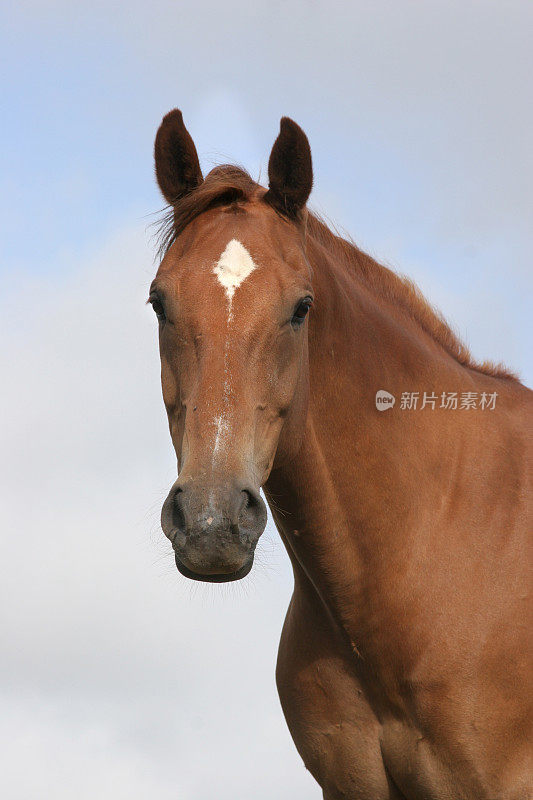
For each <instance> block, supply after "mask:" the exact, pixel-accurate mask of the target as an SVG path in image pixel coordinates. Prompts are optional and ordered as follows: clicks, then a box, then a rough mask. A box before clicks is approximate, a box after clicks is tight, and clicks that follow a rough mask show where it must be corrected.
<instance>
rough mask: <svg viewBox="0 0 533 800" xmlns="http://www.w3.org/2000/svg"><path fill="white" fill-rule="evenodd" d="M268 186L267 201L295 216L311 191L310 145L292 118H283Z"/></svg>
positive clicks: (275, 144)
mask: <svg viewBox="0 0 533 800" xmlns="http://www.w3.org/2000/svg"><path fill="white" fill-rule="evenodd" d="M268 187H269V188H268V192H267V193H266V195H265V197H264V200H265V202H267V203H269V204H270V205H271V206H273V207H274V208H275V209H276V210H277V211H279V212H281V213H282V214H285V215H286V216H289V217H292V218H294V217H297V216H298V213H299V212H300V211H301V210H302V209H303V207H304V206H305V204H306V203H307V199H308V197H309V195H310V194H311V189H312V187H313V164H312V161H311V148H310V147H309V141H308V139H307V136H306V135H305V133H304V132H303V130H302V129H301V128H300V126H299V125H297V124H296V123H295V122H293V121H292V119H289V117H282V118H281V122H280V126H279V135H278V138H277V139H276V141H275V142H274V147H273V148H272V152H271V154H270V159H269V161H268Z"/></svg>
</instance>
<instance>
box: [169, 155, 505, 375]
mask: <svg viewBox="0 0 533 800" xmlns="http://www.w3.org/2000/svg"><path fill="white" fill-rule="evenodd" d="M263 191H264V189H263V187H261V186H260V184H259V183H257V182H256V181H255V180H254V179H253V178H252V177H251V176H250V175H249V173H248V172H247V171H246V170H245V169H243V168H241V167H238V166H233V165H227V164H226V165H222V166H219V167H215V168H214V169H212V170H211V172H210V173H209V174H208V175H207V176H206V178H205V180H204V181H203V182H202V183H201V184H200V185H199V186H198V187H197V188H196V189H194V190H193V191H192V192H189V193H188V194H186V195H185V196H184V197H182V198H180V199H179V200H177V201H176V202H175V203H174V205H173V206H171V207H170V208H169V209H167V210H166V211H165V213H164V215H163V217H162V218H161V220H160V221H159V222H158V223H157V239H158V253H159V256H160V257H161V258H162V257H163V256H164V255H165V253H166V252H167V251H168V249H169V248H170V247H171V245H172V244H173V242H174V241H175V240H176V238H177V237H178V236H179V235H180V233H182V232H183V230H184V229H185V228H186V227H187V225H189V223H191V222H192V221H193V220H194V219H196V218H197V217H199V216H200V214H203V213H204V211H207V210H208V209H210V208H213V207H215V206H219V205H220V206H222V205H231V204H232V203H245V202H246V201H248V200H251V199H252V198H253V197H254V196H255V195H257V194H258V193H259V192H263ZM307 235H308V236H311V237H312V238H313V239H315V241H316V242H317V243H318V244H320V245H321V246H322V247H324V248H325V249H326V250H328V251H329V252H330V253H332V254H334V256H335V259H336V262H337V263H339V264H344V265H346V267H347V268H348V269H352V270H354V271H355V272H356V274H357V276H358V277H359V278H360V279H361V280H362V281H363V283H364V284H365V285H366V286H367V287H368V288H369V289H370V290H371V291H372V292H373V293H374V294H375V295H377V296H379V297H382V298H383V299H384V300H386V301H388V302H389V303H392V304H394V305H396V306H399V307H401V308H402V310H403V311H404V312H406V313H407V314H408V315H409V316H410V317H411V318H412V319H414V320H415V321H416V322H417V323H418V324H419V325H420V327H421V328H422V330H424V331H425V332H426V333H427V334H429V335H430V336H431V337H432V338H433V339H434V340H435V341H436V342H437V343H438V344H440V345H441V347H442V348H443V349H444V350H445V351H446V352H447V353H449V354H450V355H451V356H453V358H455V359H456V361H458V362H459V363H460V364H462V365H463V366H465V367H469V368H470V369H473V370H476V371H477V372H481V373H483V374H485V375H490V376H492V377H494V378H503V379H507V380H518V378H517V376H516V375H515V374H514V373H512V372H511V371H510V370H509V369H507V367H505V365H503V364H493V363H492V362H490V361H484V362H482V363H480V362H477V361H475V360H474V359H473V358H472V356H471V354H470V351H469V349H468V348H467V346H466V345H465V344H464V343H463V342H462V341H461V340H460V339H459V337H458V336H457V335H456V334H455V333H454V331H453V330H452V329H451V327H450V326H449V324H448V323H447V322H446V320H445V319H444V317H443V316H442V314H441V313H440V312H439V311H438V310H437V309H435V308H434V307H433V306H431V305H430V303H428V301H427V300H426V299H425V297H424V296H423V295H422V293H421V291H420V289H419V288H418V287H417V286H416V284H415V283H413V281H412V280H410V279H409V278H407V277H405V276H400V275H398V274H396V273H395V272H393V271H392V270H390V269H388V268H387V267H385V266H383V265H382V264H380V263H379V262H378V261H375V260H374V259H373V258H371V256H369V255H367V254H366V253H364V252H363V251H362V250H360V249H359V248H358V247H357V245H355V244H354V242H352V241H350V240H349V239H348V238H343V237H342V236H340V235H338V234H337V233H336V232H333V231H332V230H331V229H330V227H329V226H328V225H327V224H326V223H325V222H324V221H323V220H322V219H320V217H319V216H318V215H317V214H314V213H311V212H310V213H309V215H308V221H307Z"/></svg>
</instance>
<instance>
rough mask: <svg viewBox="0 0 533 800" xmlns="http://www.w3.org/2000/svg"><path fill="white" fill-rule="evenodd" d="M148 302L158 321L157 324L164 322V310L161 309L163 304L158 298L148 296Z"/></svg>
mask: <svg viewBox="0 0 533 800" xmlns="http://www.w3.org/2000/svg"><path fill="white" fill-rule="evenodd" d="M148 302H149V303H150V305H151V306H152V308H153V309H154V311H155V315H156V317H157V319H158V320H159V322H164V321H165V319H166V317H165V309H164V308H163V303H162V302H161V300H160V299H159V297H157V295H150V297H149V298H148Z"/></svg>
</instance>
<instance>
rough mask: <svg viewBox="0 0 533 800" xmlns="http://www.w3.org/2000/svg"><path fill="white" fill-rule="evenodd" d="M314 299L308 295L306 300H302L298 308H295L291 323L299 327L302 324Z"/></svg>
mask: <svg viewBox="0 0 533 800" xmlns="http://www.w3.org/2000/svg"><path fill="white" fill-rule="evenodd" d="M312 302H313V301H312V300H311V298H310V297H306V298H305V299H304V300H300V302H299V303H298V305H297V306H296V308H295V309H294V313H293V315H292V319H291V325H292V326H293V327H295V328H297V327H298V326H299V325H301V324H302V322H303V321H304V319H305V318H306V316H307V312H308V311H309V309H310V308H311V304H312Z"/></svg>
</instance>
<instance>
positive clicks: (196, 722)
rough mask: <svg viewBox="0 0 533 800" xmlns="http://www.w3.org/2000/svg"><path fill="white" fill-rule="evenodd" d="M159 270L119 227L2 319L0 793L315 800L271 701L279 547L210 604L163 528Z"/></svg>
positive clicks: (286, 577)
mask: <svg viewBox="0 0 533 800" xmlns="http://www.w3.org/2000/svg"><path fill="white" fill-rule="evenodd" d="M152 272H153V268H152V266H151V253H150V252H149V250H148V248H147V246H146V244H145V242H144V236H143V235H142V232H136V231H135V230H126V231H123V232H121V233H119V234H117V236H115V237H114V238H113V240H112V241H110V242H108V243H107V244H106V245H105V247H104V248H103V249H102V250H101V252H99V253H98V254H97V255H96V256H95V257H93V258H90V259H89V260H88V262H87V263H85V264H82V265H81V266H80V267H79V269H78V270H77V271H76V273H75V274H73V275H70V276H68V277H65V276H62V277H61V278H59V277H58V278H57V279H55V280H54V281H53V282H50V281H46V282H45V281H44V280H43V281H41V280H35V279H34V278H30V277H26V278H24V277H21V278H20V279H19V280H16V279H15V280H14V281H13V283H12V284H11V289H10V294H9V298H7V299H6V300H5V302H4V305H5V308H4V315H3V319H4V326H5V327H4V331H3V337H2V341H3V342H4V348H3V351H2V361H3V364H2V369H3V374H4V375H9V381H6V383H5V389H4V392H3V397H2V415H3V419H4V420H7V424H6V425H5V427H4V430H3V441H2V451H3V454H4V456H5V459H4V470H3V474H2V485H3V491H4V496H5V497H6V498H7V504H5V508H4V512H3V528H4V530H5V531H6V532H8V536H6V537H5V541H4V545H3V559H4V564H5V565H8V568H7V569H6V571H5V574H4V578H3V581H2V588H1V594H2V604H1V605H2V609H3V613H2V616H3V619H2V632H3V635H2V644H1V658H0V676H1V683H2V686H3V689H2V694H3V701H5V703H4V702H3V703H2V705H3V707H5V708H6V709H7V714H6V715H5V716H4V719H3V722H2V724H3V729H2V731H1V733H2V738H3V739H4V741H5V742H6V743H7V746H8V750H7V752H4V757H6V758H7V760H6V768H4V769H3V777H2V781H3V782H4V785H5V786H6V789H8V791H7V795H8V796H9V797H10V800H26V798H28V797H30V796H33V795H34V794H35V793H36V792H37V791H38V793H39V795H40V796H41V797H50V798H54V800H61V798H63V797H64V798H71V797H73V796H75V797H80V798H94V797H99V798H102V800H107V798H109V800H118V798H122V797H124V798H139V800H141V798H146V797H155V796H157V797H160V798H170V797H172V798H174V797H178V798H180V800H181V799H182V798H183V800H189V798H190V800H202V798H205V800H208V799H209V800H211V798H212V797H213V792H214V791H216V796H217V797H218V798H228V800H229V798H234V797H236V796H245V797H251V796H253V797H257V798H265V800H266V798H271V797H273V796H282V795H283V794H284V793H287V794H289V795H290V796H291V797H295V798H297V797H302V798H304V797H305V798H307V797H312V796H316V797H318V796H319V792H318V788H314V786H313V784H314V782H313V781H312V779H311V778H310V776H309V775H308V774H307V773H306V771H305V769H304V767H303V764H302V763H301V762H300V759H299V757H298V755H297V753H296V751H295V749H294V746H293V745H292V742H291V741H290V737H289V733H288V731H287V729H286V726H285V723H284V721H283V717H282V713H281V709H280V706H279V701H278V700H277V696H276V691H275V685H274V668H275V657H276V651H277V642H278V640H279V634H280V630H281V625H282V622H283V616H284V613H285V609H286V606H287V604H288V599H289V596H290V588H291V573H290V569H289V566H288V559H287V558H286V556H285V555H284V554H283V553H282V552H281V546H280V544H279V541H278V539H277V535H276V534H274V533H273V532H272V530H270V532H268V533H267V534H265V538H264V539H263V541H262V543H261V546H260V548H259V553H258V564H257V565H256V567H255V568H254V570H253V572H252V575H251V576H250V577H249V578H247V579H245V581H243V582H242V584H239V585H237V586H228V587H215V588H213V587H208V586H203V585H196V584H194V585H193V584H191V583H190V582H188V581H186V579H184V578H181V577H180V576H179V575H178V573H177V570H176V568H175V566H174V563H173V559H172V555H171V548H170V545H169V544H168V542H167V541H166V540H165V539H164V537H163V535H162V533H160V531H159V529H158V516H159V511H160V505H161V503H162V500H163V498H164V496H165V494H166V491H167V490H168V488H169V487H170V485H171V483H172V481H173V480H174V478H175V465H174V457H173V455H172V448H171V444H170V440H169V437H168V432H167V428H166V420H165V415H164V409H163V404H162V401H161V398H160V386H159V365H158V354H157V346H156V331H155V324H154V320H153V319H152V314H151V311H150V309H147V308H145V306H144V300H145V299H146V292H147V288H148V285H149V282H150V279H151V275H152ZM15 298H16V299H15ZM150 530H151V531H152V533H151V534H150ZM29 763H31V765H32V767H31V769H28V768H27V765H28V764H29ZM272 765H275V766H272ZM214 787H216V790H215V788H214Z"/></svg>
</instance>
